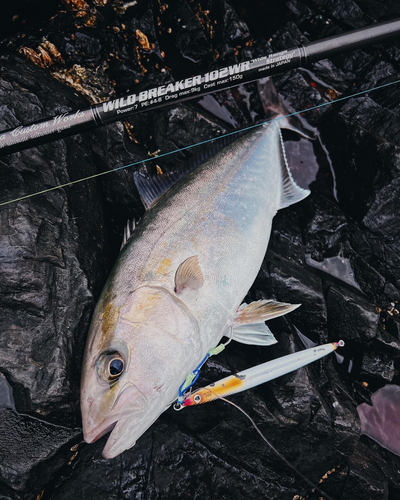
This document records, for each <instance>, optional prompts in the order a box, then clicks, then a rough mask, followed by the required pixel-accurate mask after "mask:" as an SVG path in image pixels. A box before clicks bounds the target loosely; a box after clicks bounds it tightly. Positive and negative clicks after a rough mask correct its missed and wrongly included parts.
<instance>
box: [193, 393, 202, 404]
mask: <svg viewBox="0 0 400 500" xmlns="http://www.w3.org/2000/svg"><path fill="white" fill-rule="evenodd" d="M193 399H194V402H195V403H200V401H201V396H200V394H196V396H195V397H194V398H193Z"/></svg>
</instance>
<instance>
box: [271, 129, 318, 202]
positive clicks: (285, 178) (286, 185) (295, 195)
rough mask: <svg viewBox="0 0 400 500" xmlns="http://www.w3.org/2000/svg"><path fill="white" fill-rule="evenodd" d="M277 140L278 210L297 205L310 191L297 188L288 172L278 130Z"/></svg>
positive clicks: (280, 134) (283, 146)
mask: <svg viewBox="0 0 400 500" xmlns="http://www.w3.org/2000/svg"><path fill="white" fill-rule="evenodd" d="M279 140H280V143H281V155H282V162H281V164H282V194H281V201H280V204H279V208H286V207H289V206H290V205H293V204H294V203H297V202H299V201H301V200H304V198H307V196H308V195H309V194H310V190H308V189H303V188H301V187H300V186H298V185H297V184H296V183H295V181H294V179H293V177H292V174H291V173H290V170H289V165H288V162H287V159H286V153H285V145H284V143H283V138H282V133H281V131H280V129H279Z"/></svg>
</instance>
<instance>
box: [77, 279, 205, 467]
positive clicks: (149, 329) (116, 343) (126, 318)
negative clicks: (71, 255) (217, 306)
mask: <svg viewBox="0 0 400 500" xmlns="http://www.w3.org/2000/svg"><path fill="white" fill-rule="evenodd" d="M110 297H112V295H111V294H107V293H106V294H104V295H103V298H102V299H101V300H100V302H99V304H98V306H97V308H96V310H95V313H94V316H93V319H92V324H91V328H90V332H89V339H88V343H87V346H86V351H85V358H84V364H83V372H82V383H81V411H82V422H83V433H84V439H85V441H86V442H87V443H93V442H94V441H96V440H97V439H99V438H100V437H101V436H103V435H104V434H106V433H107V432H109V431H110V430H111V431H112V432H111V434H110V436H109V438H108V441H107V443H106V446H105V448H104V450H103V456H104V457H105V458H113V457H115V456H117V455H119V454H120V453H122V452H123V451H124V450H127V449H128V448H131V447H132V446H134V444H135V443H136V440H137V439H138V438H139V437H140V436H141V435H142V434H143V433H144V432H145V431H146V429H147V428H148V427H149V426H150V425H151V424H152V423H153V422H154V421H155V420H156V419H157V418H158V417H159V415H160V414H161V413H162V412H163V411H164V410H166V408H167V407H168V406H169V405H170V404H171V403H172V401H173V400H174V399H175V398H176V397H177V395H178V389H179V386H180V385H181V384H182V382H183V381H184V379H185V377H186V375H187V372H188V371H189V370H190V369H191V367H192V364H193V363H194V361H195V360H196V359H197V357H196V356H198V352H199V345H198V342H199V328H198V324H197V322H196V320H195V319H194V317H193V316H192V314H191V313H190V311H189V310H188V308H187V307H186V305H185V304H184V303H183V302H182V301H181V300H179V299H178V298H177V297H176V296H174V295H173V294H172V293H170V292H169V291H168V290H166V289H164V288H161V287H152V286H143V287H140V288H137V289H136V290H134V291H133V292H132V293H131V294H129V296H128V298H127V300H126V303H125V304H123V305H122V306H118V305H117V304H115V305H114V303H115V299H112V298H110Z"/></svg>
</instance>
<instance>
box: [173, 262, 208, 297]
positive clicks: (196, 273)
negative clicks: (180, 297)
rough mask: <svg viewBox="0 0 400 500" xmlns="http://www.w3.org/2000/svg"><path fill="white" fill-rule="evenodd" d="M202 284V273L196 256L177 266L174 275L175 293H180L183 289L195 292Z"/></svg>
mask: <svg viewBox="0 0 400 500" xmlns="http://www.w3.org/2000/svg"><path fill="white" fill-rule="evenodd" d="M203 283H204V278H203V273H202V272H201V268H200V264H199V257H198V256H197V255H193V257H189V258H188V259H186V260H185V261H184V262H182V264H180V265H179V267H178V269H177V270H176V274H175V293H181V292H182V290H184V289H185V288H191V289H192V290H197V289H199V288H201V287H202V286H203Z"/></svg>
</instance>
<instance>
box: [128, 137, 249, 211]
mask: <svg viewBox="0 0 400 500" xmlns="http://www.w3.org/2000/svg"><path fill="white" fill-rule="evenodd" d="M244 134H245V132H238V133H233V134H231V135H228V136H227V137H221V139H217V140H215V141H213V142H210V143H208V144H207V145H206V146H205V147H203V148H202V149H201V150H200V151H199V153H198V154H197V155H196V156H194V157H193V158H191V159H189V160H188V161H186V162H184V163H182V164H181V165H178V167H175V168H174V170H172V171H170V172H163V173H157V174H149V173H145V172H141V171H136V172H135V173H134V180H135V184H136V187H137V189H138V191H139V195H140V199H141V200H142V203H143V205H144V207H145V209H146V210H147V209H148V208H150V207H151V206H152V205H153V204H154V203H155V202H156V201H157V200H158V199H159V198H160V197H161V196H162V195H163V194H164V193H165V192H166V191H168V189H170V188H171V187H172V186H174V185H175V184H176V183H177V182H178V181H179V180H180V179H182V177H184V176H185V175H186V174H187V173H189V172H191V171H192V170H194V169H195V168H196V167H198V166H199V165H200V164H201V163H203V162H205V161H206V160H208V159H209V158H211V157H212V156H214V155H215V154H217V153H218V151H220V150H221V149H222V148H224V147H225V146H228V145H229V144H232V142H234V141H236V140H237V139H239V137H242V136H243V135H244Z"/></svg>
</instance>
